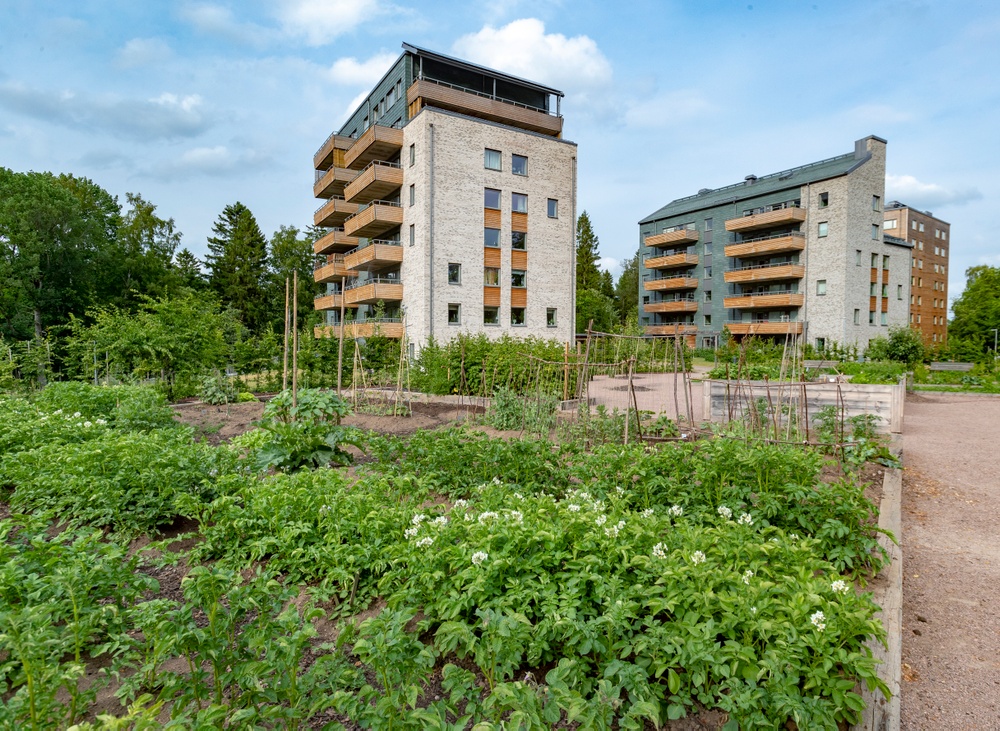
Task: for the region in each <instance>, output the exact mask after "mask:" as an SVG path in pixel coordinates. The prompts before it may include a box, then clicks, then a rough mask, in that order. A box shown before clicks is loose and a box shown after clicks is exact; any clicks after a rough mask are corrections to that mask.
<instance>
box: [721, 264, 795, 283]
mask: <svg viewBox="0 0 1000 731" xmlns="http://www.w3.org/2000/svg"><path fill="white" fill-rule="evenodd" d="M805 275H806V268H805V267H804V266H803V265H802V264H774V265H771V266H762V267H747V268H745V269H733V270H732V271H728V272H725V273H724V274H723V277H724V279H725V280H726V282H773V281H777V280H779V279H801V278H802V277H804V276H805Z"/></svg>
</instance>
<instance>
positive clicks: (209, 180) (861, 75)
mask: <svg viewBox="0 0 1000 731" xmlns="http://www.w3.org/2000/svg"><path fill="white" fill-rule="evenodd" d="M403 41H407V42H410V43H413V44H416V45H419V46H423V47H426V48H430V49H433V50H437V51H441V52H443V53H448V54H452V55H456V56H459V57H462V58H466V59H469V60H472V61H476V62H479V63H482V64H485V65H488V66H492V67H494V68H498V69H501V70H505V71H508V72H510V73H513V74H516V75H520V76H524V77H527V78H531V79H534V80H537V81H540V82H543V83H546V84H548V85H551V86H554V87H556V88H560V89H563V90H564V91H565V92H566V99H565V100H564V102H563V112H564V115H565V118H566V119H565V136H566V137H567V138H568V139H571V140H573V141H575V142H577V143H578V144H579V146H580V150H579V160H580V162H579V199H578V206H579V208H580V209H581V210H582V209H586V210H587V211H589V212H590V214H591V218H592V220H593V223H594V226H595V229H596V232H597V234H598V236H599V237H600V241H601V252H602V254H603V255H604V256H605V257H606V261H605V264H606V266H608V267H609V268H611V269H612V271H615V272H616V273H617V268H616V267H617V262H619V261H621V260H622V259H625V258H627V257H629V256H631V255H632V254H633V253H634V251H635V249H636V247H637V245H638V226H637V225H636V224H637V221H638V220H639V219H640V218H642V217H643V216H645V215H647V214H649V213H651V212H653V211H654V210H656V209H657V208H659V207H660V206H661V205H663V204H664V203H666V202H668V201H670V200H672V199H674V198H677V197H681V196H686V195H690V194H692V193H695V192H697V190H698V189H699V188H704V187H710V188H713V187H718V186H721V185H727V184H729V183H734V182H738V181H740V180H742V179H743V177H744V176H745V175H747V174H750V173H754V174H757V175H764V174H767V173H770V172H775V171H779V170H782V169H785V168H789V167H793V166H795V165H801V164H805V163H808V162H812V161H815V160H819V159H822V158H827V157H832V156H834V155H838V154H842V153H845V152H849V151H851V150H852V149H853V143H854V140H856V139H859V138H861V137H864V136H866V135H868V134H875V135H878V136H880V137H884V138H886V139H887V140H888V141H889V147H888V173H887V177H888V180H887V192H886V194H887V198H888V199H890V200H891V199H899V200H901V201H903V202H904V203H908V204H910V205H913V206H916V207H918V208H921V209H925V210H931V211H932V212H933V213H934V214H935V215H936V216H938V217H940V218H943V219H944V220H946V221H949V222H950V223H951V224H952V241H953V246H952V251H951V267H950V272H949V275H950V276H949V279H950V285H951V286H950V289H951V294H952V296H954V295H957V294H958V292H959V291H960V289H961V286H962V284H963V281H964V271H965V269H966V268H967V267H969V266H972V265H974V264H991V265H994V266H998V265H1000V244H998V243H997V241H998V240H997V237H996V235H995V228H996V222H995V216H994V215H992V213H993V210H994V209H995V207H996V200H997V196H998V194H1000V176H998V175H997V166H998V161H1000V160H998V158H1000V155H998V151H1000V142H998V140H997V134H998V131H1000V83H998V81H997V76H996V73H997V70H996V67H997V62H998V61H1000V50H998V49H1000V6H996V5H995V4H993V3H987V2H979V3H976V2H963V1H954V0H953V1H950V2H909V1H906V0H867V1H865V2H855V1H854V0H840V1H838V2H825V3H823V2H793V1H791V0H785V1H781V2H776V1H771V2H761V1H760V0H753V2H749V3H748V2H731V1H729V0H702V1H700V2H696V1H694V0H691V1H689V2H664V1H660V2H653V1H652V0H633V1H632V2H616V3H612V2H607V1H606V0H596V1H593V2H592V1H590V0H586V1H582V2H571V1H570V0H532V1H531V2H525V1H523V0H507V1H506V2H503V3H498V2H479V1H478V0H464V1H463V2H451V1H447V0H446V1H442V2H434V3H426V2H422V3H409V4H407V3H405V2H391V1H390V0H270V1H269V2H268V1H264V0H242V2H235V1H229V0H204V1H194V0H191V1H188V0H178V1H177V2H156V1H155V0H150V1H147V2H135V0H130V1H129V2H122V1H117V0H72V1H70V0H65V1H64V2H56V1H45V0H6V1H5V2H3V3H2V4H0V165H3V166H6V167H9V168H12V169H14V170H51V171H54V172H71V173H74V174H76V175H84V176H87V177H90V178H92V179H93V180H95V181H96V182H97V183H99V184H100V185H102V186H103V187H105V188H107V189H108V190H109V191H110V192H112V193H113V194H116V195H118V196H119V197H120V199H121V200H122V201H124V197H125V193H126V192H127V191H129V192H138V193H141V194H142V195H143V196H144V197H145V198H146V199H147V200H150V201H152V202H153V203H155V204H156V205H157V206H158V207H159V212H160V214H161V215H163V216H167V217H173V218H174V219H175V220H176V222H177V224H178V227H179V228H180V230H181V232H182V233H183V235H184V238H183V245H184V246H187V247H188V248H190V249H191V250H192V251H194V252H195V253H196V254H198V255H199V256H200V255H202V254H203V253H204V252H205V250H206V244H205V239H206V237H207V236H208V235H209V234H210V231H211V227H212V224H213V222H214V221H215V219H216V217H217V216H218V214H219V213H220V212H221V211H222V209H223V207H224V206H225V205H226V204H228V203H232V202H235V201H237V200H239V201H242V202H243V203H244V204H246V205H247V206H249V207H250V208H251V210H253V211H254V213H255V214H256V216H257V219H258V221H259V222H260V224H261V227H262V228H263V229H264V231H265V233H266V234H267V235H270V234H271V233H272V232H273V231H275V230H276V229H277V228H278V227H279V226H280V225H282V224H284V225H295V226H298V227H300V228H304V227H305V226H307V225H308V224H309V223H310V222H311V219H312V212H313V210H314V209H315V208H316V206H317V205H318V201H315V200H314V199H313V198H312V180H313V174H312V169H311V168H312V165H311V163H312V155H313V153H314V152H315V150H316V148H317V147H318V146H319V145H320V143H322V142H323V140H324V139H325V138H326V137H327V135H328V134H329V133H330V132H331V131H333V129H335V128H336V127H338V126H339V124H340V123H341V122H342V121H343V120H344V118H345V117H346V116H347V114H348V113H349V111H350V110H351V108H352V107H353V105H354V104H355V103H356V101H357V100H358V97H359V95H361V94H363V93H364V92H365V91H367V90H368V88H369V87H370V85H371V84H372V83H373V82H375V81H377V80H378V78H379V77H380V76H381V75H382V73H383V72H384V71H385V69H386V68H388V66H389V65H390V64H391V62H392V61H393V60H394V59H395V58H396V57H397V56H398V54H399V53H400V44H401V43H402V42H403Z"/></svg>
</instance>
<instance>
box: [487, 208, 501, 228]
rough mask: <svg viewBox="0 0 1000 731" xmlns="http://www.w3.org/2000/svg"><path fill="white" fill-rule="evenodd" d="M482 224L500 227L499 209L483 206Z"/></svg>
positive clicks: (489, 226) (488, 226)
mask: <svg viewBox="0 0 1000 731" xmlns="http://www.w3.org/2000/svg"><path fill="white" fill-rule="evenodd" d="M483 226H485V227H486V228H500V211H499V210H498V209H496V208H484V209H483Z"/></svg>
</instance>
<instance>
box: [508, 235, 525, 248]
mask: <svg viewBox="0 0 1000 731" xmlns="http://www.w3.org/2000/svg"><path fill="white" fill-rule="evenodd" d="M516 236H520V237H521V241H520V243H519V244H518V243H517V242H515V240H514V238H515V237H516ZM510 248H511V250H512V251H527V249H528V232H527V231H511V232H510Z"/></svg>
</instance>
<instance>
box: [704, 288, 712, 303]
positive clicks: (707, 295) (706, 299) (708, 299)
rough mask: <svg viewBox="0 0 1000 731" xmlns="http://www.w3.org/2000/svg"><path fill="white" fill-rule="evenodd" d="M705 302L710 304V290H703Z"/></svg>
mask: <svg viewBox="0 0 1000 731" xmlns="http://www.w3.org/2000/svg"><path fill="white" fill-rule="evenodd" d="M705 301H706V302H711V301H712V290H710V289H706V290H705Z"/></svg>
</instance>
